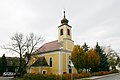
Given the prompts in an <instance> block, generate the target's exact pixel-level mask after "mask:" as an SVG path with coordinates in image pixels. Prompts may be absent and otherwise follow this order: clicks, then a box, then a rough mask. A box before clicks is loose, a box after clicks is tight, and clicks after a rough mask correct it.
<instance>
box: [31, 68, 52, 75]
mask: <svg viewBox="0 0 120 80" xmlns="http://www.w3.org/2000/svg"><path fill="white" fill-rule="evenodd" d="M30 71H31V73H33V74H41V73H42V72H43V71H46V74H51V72H50V69H49V67H31V69H30Z"/></svg>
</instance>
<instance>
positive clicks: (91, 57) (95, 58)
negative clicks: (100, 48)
mask: <svg viewBox="0 0 120 80" xmlns="http://www.w3.org/2000/svg"><path fill="white" fill-rule="evenodd" d="M86 59H87V62H86V64H87V66H88V69H89V70H90V71H92V70H93V69H94V68H95V67H97V66H98V65H99V64H100V56H99V55H98V54H97V53H96V51H95V50H94V49H90V50H89V51H88V52H87V54H86Z"/></svg>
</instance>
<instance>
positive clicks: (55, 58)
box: [44, 52, 59, 74]
mask: <svg viewBox="0 0 120 80" xmlns="http://www.w3.org/2000/svg"><path fill="white" fill-rule="evenodd" d="M44 56H45V59H46V61H47V63H48V65H49V59H50V57H51V58H52V67H50V72H52V73H53V74H59V52H56V53H55V52H54V53H47V54H45V55H44Z"/></svg>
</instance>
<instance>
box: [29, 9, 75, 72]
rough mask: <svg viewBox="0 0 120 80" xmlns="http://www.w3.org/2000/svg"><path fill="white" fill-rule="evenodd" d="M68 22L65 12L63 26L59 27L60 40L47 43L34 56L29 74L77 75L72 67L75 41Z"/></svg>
mask: <svg viewBox="0 0 120 80" xmlns="http://www.w3.org/2000/svg"><path fill="white" fill-rule="evenodd" d="M68 22H69V21H68V20H67V19H66V16H65V11H64V17H63V19H62V20H61V25H60V26H58V39H57V40H55V41H51V42H48V43H45V44H44V45H42V46H41V47H40V48H39V49H37V50H36V51H35V52H34V53H33V54H32V58H31V60H30V63H29V65H30V66H29V67H28V70H27V72H28V73H36V74H37V73H41V74H51V73H52V74H65V73H76V69H75V68H74V67H72V66H71V64H72V62H71V51H72V50H73V46H74V41H73V40H72V26H70V25H69V24H68Z"/></svg>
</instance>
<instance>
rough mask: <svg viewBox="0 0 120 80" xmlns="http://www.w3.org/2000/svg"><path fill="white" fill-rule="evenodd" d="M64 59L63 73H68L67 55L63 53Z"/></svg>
mask: <svg viewBox="0 0 120 80" xmlns="http://www.w3.org/2000/svg"><path fill="white" fill-rule="evenodd" d="M62 58H63V73H67V71H66V64H67V63H66V54H65V53H63V55H62Z"/></svg>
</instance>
